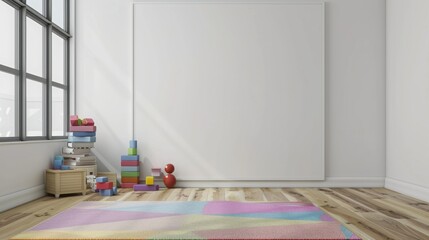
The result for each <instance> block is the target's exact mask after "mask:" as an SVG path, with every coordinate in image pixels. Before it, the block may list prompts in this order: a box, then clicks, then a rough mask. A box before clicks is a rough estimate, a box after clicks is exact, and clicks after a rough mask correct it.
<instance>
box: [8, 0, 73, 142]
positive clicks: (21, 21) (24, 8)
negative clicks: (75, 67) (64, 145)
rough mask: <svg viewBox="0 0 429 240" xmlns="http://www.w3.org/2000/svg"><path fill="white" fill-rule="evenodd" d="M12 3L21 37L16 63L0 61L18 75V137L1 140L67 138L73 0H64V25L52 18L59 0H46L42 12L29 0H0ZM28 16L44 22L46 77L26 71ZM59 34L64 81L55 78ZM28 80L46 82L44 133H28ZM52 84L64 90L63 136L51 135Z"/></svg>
mask: <svg viewBox="0 0 429 240" xmlns="http://www.w3.org/2000/svg"><path fill="white" fill-rule="evenodd" d="M0 1H3V2H5V3H6V4H9V5H10V6H11V7H13V8H15V9H16V10H17V11H18V19H17V22H16V23H15V24H17V29H18V34H17V37H18V38H17V39H18V41H19V43H18V46H17V49H16V51H17V52H16V55H15V56H17V63H18V64H17V66H18V69H16V68H11V67H8V66H4V65H2V64H0V71H1V72H5V73H9V74H13V75H14V76H16V77H18V81H16V87H15V96H16V97H15V99H16V102H15V108H16V110H15V111H16V117H15V123H16V124H15V129H16V130H17V131H16V135H17V136H15V137H0V142H11V141H31V140H52V139H65V138H67V136H66V132H67V131H68V130H69V124H68V122H69V116H70V39H71V38H72V36H71V35H70V0H64V29H62V28H61V27H59V26H58V25H56V24H55V23H54V22H53V21H52V1H58V0H44V1H43V2H44V4H43V12H44V14H42V13H39V12H38V11H36V10H34V9H32V8H31V6H28V5H27V4H26V0H21V1H20V0H0ZM27 17H29V18H31V19H32V20H34V21H36V22H37V23H39V24H41V25H43V26H44V27H45V28H46V31H45V40H46V41H45V43H44V44H45V46H44V58H45V61H46V64H45V66H44V68H45V69H44V71H45V77H40V76H36V75H33V74H30V73H27V72H26V61H27V58H26V19H27ZM53 34H56V35H57V36H59V37H60V38H62V39H64V41H65V49H64V65H65V66H64V83H63V84H61V83H58V82H54V81H53V79H52V38H53ZM27 79H28V80H31V81H36V82H41V83H43V84H45V89H44V92H45V93H46V94H45V95H44V98H45V101H44V104H45V105H44V108H45V111H44V116H43V118H44V120H45V121H44V122H43V135H44V136H27V119H26V115H27V107H26V82H27ZM53 87H56V88H59V89H62V90H64V108H63V109H64V119H63V121H64V122H63V124H64V136H52V92H53Z"/></svg>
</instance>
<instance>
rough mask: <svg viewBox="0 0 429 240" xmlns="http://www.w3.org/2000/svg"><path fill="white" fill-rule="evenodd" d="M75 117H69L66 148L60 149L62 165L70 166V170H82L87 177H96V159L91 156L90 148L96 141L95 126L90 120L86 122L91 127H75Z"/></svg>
mask: <svg viewBox="0 0 429 240" xmlns="http://www.w3.org/2000/svg"><path fill="white" fill-rule="evenodd" d="M76 117H77V116H72V117H70V119H71V120H70V122H71V126H70V132H69V133H68V141H67V146H66V147H63V149H62V156H63V157H64V163H63V165H67V166H70V169H84V170H86V171H87V175H97V158H96V157H95V156H93V155H91V148H93V147H94V143H95V141H96V130H97V129H96V126H94V121H92V119H90V120H91V121H87V122H90V123H89V124H91V125H85V126H84V125H77V122H76V121H73V120H74V119H75V118H76ZM79 122H80V123H81V121H79Z"/></svg>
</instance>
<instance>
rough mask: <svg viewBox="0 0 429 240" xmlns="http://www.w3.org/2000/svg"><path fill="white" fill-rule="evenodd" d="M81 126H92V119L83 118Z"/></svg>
mask: <svg viewBox="0 0 429 240" xmlns="http://www.w3.org/2000/svg"><path fill="white" fill-rule="evenodd" d="M82 125H83V126H94V120H92V118H84V119H83V120H82Z"/></svg>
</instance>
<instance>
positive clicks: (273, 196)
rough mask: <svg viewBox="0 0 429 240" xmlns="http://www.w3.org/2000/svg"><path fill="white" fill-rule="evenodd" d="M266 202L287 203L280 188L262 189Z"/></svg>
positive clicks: (287, 200)
mask: <svg viewBox="0 0 429 240" xmlns="http://www.w3.org/2000/svg"><path fill="white" fill-rule="evenodd" d="M262 191H263V192H264V196H265V198H266V199H267V201H268V202H289V199H287V198H286V196H285V195H284V194H283V192H282V190H281V189H280V188H262Z"/></svg>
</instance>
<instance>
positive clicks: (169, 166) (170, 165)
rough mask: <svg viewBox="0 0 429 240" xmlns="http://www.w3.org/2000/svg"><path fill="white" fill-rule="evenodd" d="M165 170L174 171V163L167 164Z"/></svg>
mask: <svg viewBox="0 0 429 240" xmlns="http://www.w3.org/2000/svg"><path fill="white" fill-rule="evenodd" d="M164 169H165V172H166V173H173V172H174V165H173V164H171V163H169V164H167V165H165V168H164Z"/></svg>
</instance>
